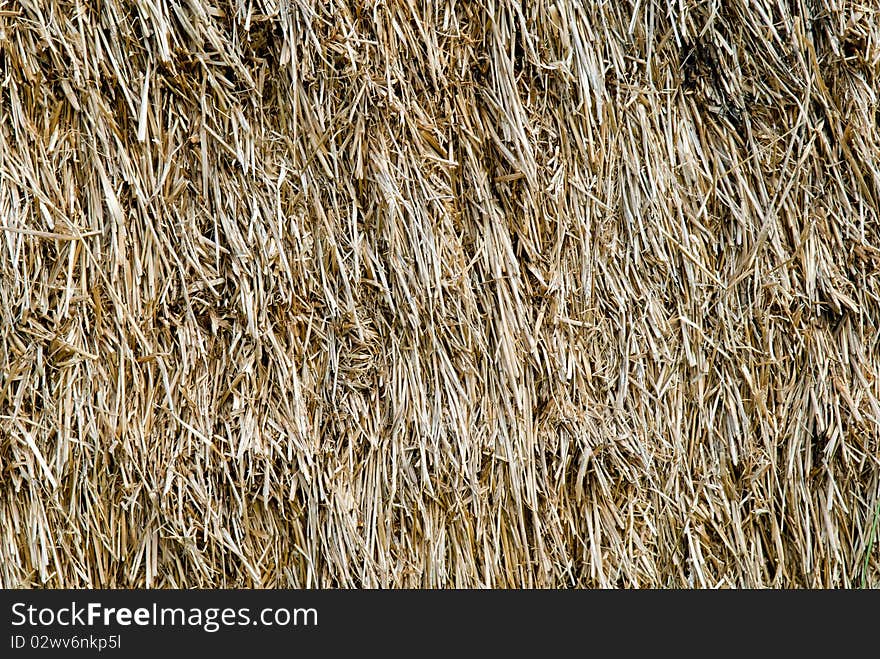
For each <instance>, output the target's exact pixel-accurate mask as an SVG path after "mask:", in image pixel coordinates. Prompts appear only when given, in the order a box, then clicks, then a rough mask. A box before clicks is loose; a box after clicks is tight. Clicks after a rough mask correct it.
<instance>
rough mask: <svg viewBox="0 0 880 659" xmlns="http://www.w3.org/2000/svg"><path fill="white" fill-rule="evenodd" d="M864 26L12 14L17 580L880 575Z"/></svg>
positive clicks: (24, 3) (2, 92)
mask: <svg viewBox="0 0 880 659" xmlns="http://www.w3.org/2000/svg"><path fill="white" fill-rule="evenodd" d="M878 97H880V5H878V3H877V1H876V0H855V1H848V2H843V1H841V0H709V1H705V0H666V1H663V2H661V1H659V0H623V1H621V2H617V1H611V0H607V1H604V0H603V1H599V0H596V1H590V2H581V1H580V0H555V1H553V0H548V1H546V2H544V1H538V0H478V1H465V0H102V1H101V2H93V1H90V0H0V585H2V586H6V587H48V586H52V587H57V586H64V587H98V586H102V587H148V588H160V587H161V588H166V587H167V588H177V587H220V586H224V587H236V586H240V587H251V586H254V587H281V586H284V587H314V586H323V587H362V586H369V587H373V586H381V587H417V586H418V587H432V588H433V587H464V586H467V587H474V586H478V587H514V586H515V587H547V586H549V587H592V586H602V587H646V586H653V587H672V586H676V587H739V586H749V587H827V586H842V587H859V586H865V585H878V584H880V550H878V544H880V538H878V535H880V533H878V515H880V460H878V458H880V334H878V323H880V222H878V220H880V218H878V211H880V106H878Z"/></svg>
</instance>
